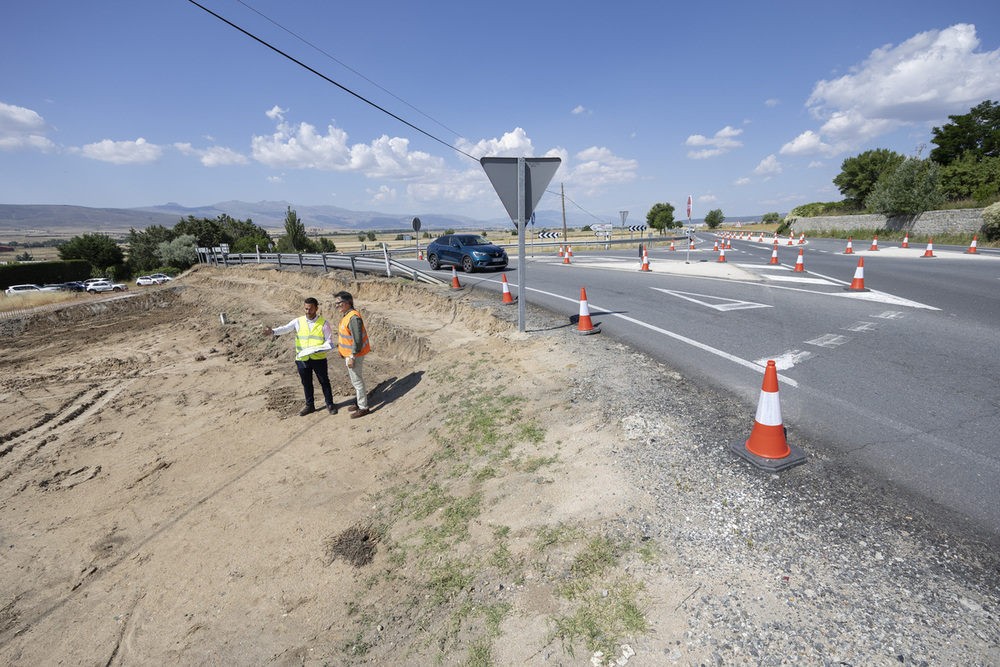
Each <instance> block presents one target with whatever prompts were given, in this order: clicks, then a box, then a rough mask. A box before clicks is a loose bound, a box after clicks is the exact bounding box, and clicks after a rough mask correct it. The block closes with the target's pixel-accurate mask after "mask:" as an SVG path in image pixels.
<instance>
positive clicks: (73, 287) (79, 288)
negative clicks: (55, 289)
mask: <svg viewBox="0 0 1000 667" xmlns="http://www.w3.org/2000/svg"><path fill="white" fill-rule="evenodd" d="M59 287H60V289H63V290H65V291H67V292H83V291H84V288H83V283H81V282H77V281H76V280H71V281H69V282H68V283H63V284H62V285H60V286H59Z"/></svg>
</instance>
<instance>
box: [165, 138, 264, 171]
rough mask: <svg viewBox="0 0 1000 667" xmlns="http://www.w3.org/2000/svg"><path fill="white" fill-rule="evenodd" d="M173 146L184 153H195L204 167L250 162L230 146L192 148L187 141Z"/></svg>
mask: <svg viewBox="0 0 1000 667" xmlns="http://www.w3.org/2000/svg"><path fill="white" fill-rule="evenodd" d="M174 148H176V149H177V150H179V151H180V152H181V153H183V154H184V155H197V156H198V157H199V158H200V159H201V163H202V164H203V165H205V166H206V167H218V166H228V165H233V164H250V160H249V159H248V158H247V156H246V155H243V154H242V153H237V152H236V151H234V150H232V149H230V148H223V147H222V146H212V147H211V148H206V149H198V148H193V147H192V146H191V144H188V143H176V144H174Z"/></svg>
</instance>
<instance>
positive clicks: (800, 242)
mask: <svg viewBox="0 0 1000 667" xmlns="http://www.w3.org/2000/svg"><path fill="white" fill-rule="evenodd" d="M805 243H806V233H805V232H802V236H800V237H799V245H805Z"/></svg>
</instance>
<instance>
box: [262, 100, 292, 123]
mask: <svg viewBox="0 0 1000 667" xmlns="http://www.w3.org/2000/svg"><path fill="white" fill-rule="evenodd" d="M286 113H288V109H282V108H281V107H279V106H278V105H277V104H275V105H274V106H273V107H271V108H270V109H269V110H267V111H265V112H264V115H266V116H267V117H268V118H270V119H271V120H277V121H278V122H281V121H284V120H285V114H286Z"/></svg>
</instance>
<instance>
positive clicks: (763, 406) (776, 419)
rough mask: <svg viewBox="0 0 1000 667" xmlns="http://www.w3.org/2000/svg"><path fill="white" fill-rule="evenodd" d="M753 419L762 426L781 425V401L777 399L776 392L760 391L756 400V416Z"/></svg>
mask: <svg viewBox="0 0 1000 667" xmlns="http://www.w3.org/2000/svg"><path fill="white" fill-rule="evenodd" d="M754 421H756V422H757V423H758V424H763V425H764V426H781V425H782V421H781V403H780V401H779V400H778V394H777V392H771V391H763V390H761V392H760V400H759V401H758V402H757V416H756V417H754Z"/></svg>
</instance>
